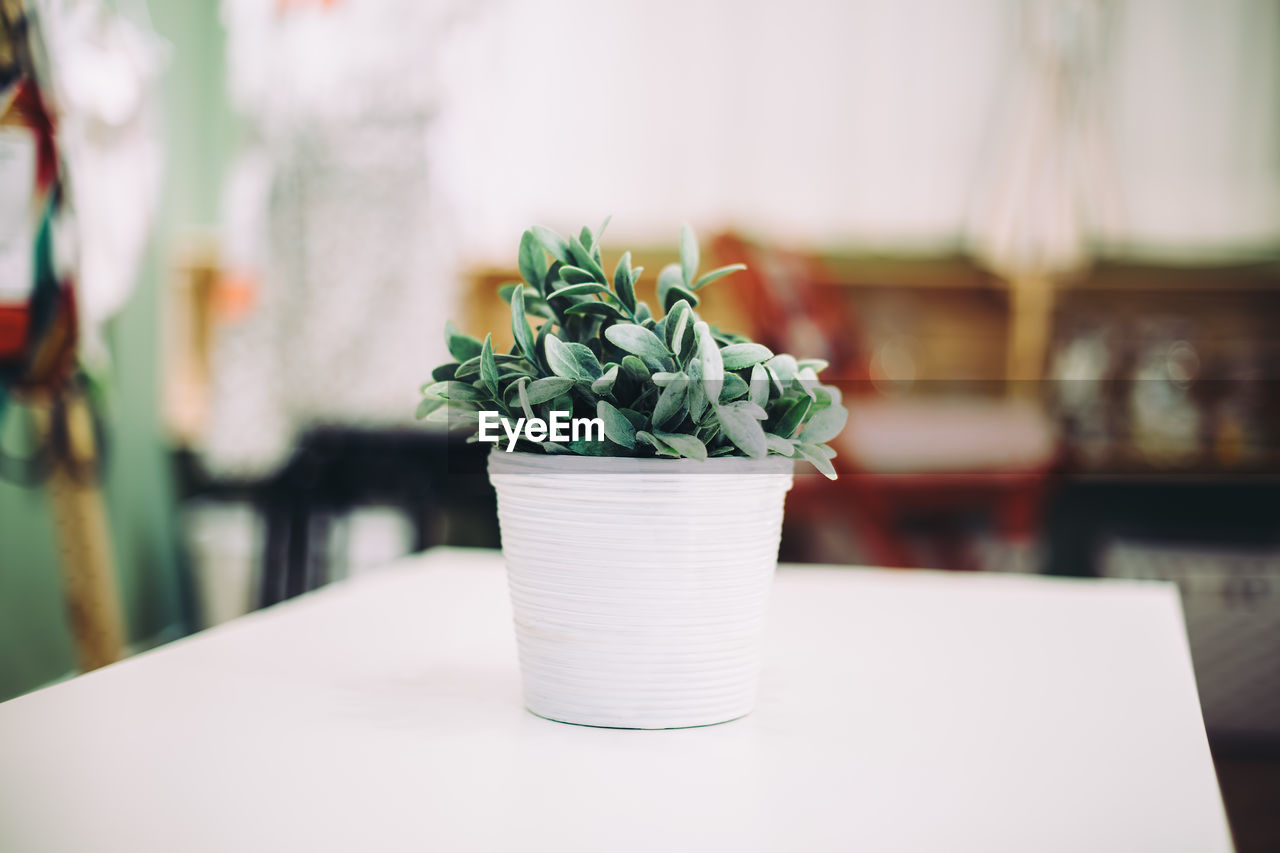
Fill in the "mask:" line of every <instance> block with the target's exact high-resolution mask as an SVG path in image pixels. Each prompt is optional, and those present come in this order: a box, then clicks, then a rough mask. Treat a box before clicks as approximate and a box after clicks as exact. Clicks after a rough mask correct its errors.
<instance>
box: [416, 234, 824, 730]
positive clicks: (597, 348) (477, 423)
mask: <svg viewBox="0 0 1280 853" xmlns="http://www.w3.org/2000/svg"><path fill="white" fill-rule="evenodd" d="M607 224H608V221H607V220H606V222H605V225H607ZM605 225H602V226H601V227H600V230H599V232H598V233H592V231H591V230H590V229H589V228H583V229H582V231H581V232H580V233H579V234H578V235H576V236H572V237H570V238H568V239H565V238H564V237H562V236H560V235H559V234H557V233H555V232H553V231H551V230H549V229H546V228H541V227H535V228H533V229H531V230H529V231H526V232H525V233H524V236H523V238H522V239H521V241H520V251H519V267H520V273H521V276H522V278H523V279H524V280H523V281H522V282H519V283H513V284H508V285H504V286H503V287H502V288H500V292H501V295H502V298H503V299H505V300H507V301H508V302H509V303H510V304H511V323H512V331H513V333H514V337H515V345H514V346H513V347H512V348H511V350H510V351H509V352H496V351H495V350H494V347H493V343H492V335H489V336H486V337H485V339H484V341H480V340H479V339H477V338H473V337H470V336H468V335H465V334H463V333H462V332H460V331H459V330H458V329H456V328H455V327H454V326H453V325H452V324H448V325H447V326H446V336H447V343H448V347H449V352H450V353H451V355H452V357H453V359H454V360H453V361H451V362H449V363H448V364H445V365H442V366H440V367H438V368H436V369H435V370H434V371H433V373H432V377H433V380H434V381H433V382H432V383H430V384H428V385H426V386H424V387H423V389H422V394H423V398H422V402H421V404H420V405H419V407H418V417H420V418H428V419H433V420H445V421H447V422H449V423H450V424H451V425H454V426H459V425H460V426H462V427H465V428H468V429H472V430H475V434H474V435H472V436H471V438H470V439H469V440H472V441H489V442H492V443H493V444H494V448H493V450H492V451H491V453H490V456H489V476H490V479H491V481H492V482H493V485H494V487H495V488H496V490H497V495H498V515H499V522H500V525H501V530H502V546H503V554H504V556H505V559H506V564H507V577H508V583H509V588H510V593H511V600H512V605H513V610H514V614H515V626H516V634H517V641H518V646H519V654H520V663H521V670H522V676H523V682H524V698H525V704H526V706H527V707H528V708H529V710H530V711H532V712H533V713H535V714H538V715H540V716H543V717H547V718H549V719H553V720H560V721H562V722H567V723H579V724H585V725H593V726H610V727H619V728H677V727H686V726H698V725H708V724H712V723H719V722H724V721H727V720H731V719H734V718H737V717H740V716H742V715H744V714H746V713H748V712H749V711H750V710H751V708H752V706H753V704H754V701H755V688H756V682H757V673H758V668H759V642H760V634H761V628H762V626H763V621H764V615H765V608H766V603H767V599H768V592H769V587H770V583H771V581H772V577H773V572H774V569H775V568H776V565H777V556H778V540H779V536H780V532H781V526H782V510H783V502H784V500H785V497H786V492H787V490H788V489H789V488H790V487H791V478H792V470H793V466H794V461H795V460H797V459H802V460H807V461H808V462H809V463H811V464H812V465H813V466H814V467H816V468H817V469H818V470H819V471H821V472H822V473H823V474H825V475H826V476H828V477H830V478H832V479H834V478H835V471H834V469H833V468H832V465H831V459H832V457H834V456H835V453H834V451H832V450H831V448H830V447H828V446H827V444H826V442H828V441H830V440H831V439H832V438H834V437H835V436H836V435H837V434H838V433H839V432H840V430H841V429H842V428H843V426H844V423H845V419H846V417H847V412H846V411H845V409H844V407H843V406H842V405H841V399H840V392H839V390H838V389H836V388H835V387H833V386H829V385H823V384H822V383H821V382H820V381H819V379H818V372H819V371H821V370H822V369H823V368H824V367H825V366H826V364H825V362H822V361H820V360H816V359H796V358H794V357H792V356H790V355H786V354H775V353H773V352H770V351H769V350H768V349H767V348H766V347H764V346H761V345H760V344H757V343H753V342H751V341H750V340H748V339H746V338H744V337H743V336H741V335H736V334H731V333H728V332H723V331H720V330H718V329H716V328H713V327H711V326H709V325H708V324H707V323H705V322H703V321H702V320H701V319H700V318H699V316H698V314H697V311H696V308H697V305H698V292H699V291H700V290H701V289H702V288H704V287H706V286H707V285H709V284H711V283H712V282H715V281H717V280H719V279H721V278H723V277H725V276H727V275H729V274H730V273H733V272H734V271H736V270H739V269H742V268H743V267H742V266H741V265H734V266H729V267H721V268H720V269H716V270H712V271H710V272H707V273H705V274H703V275H701V276H699V275H698V262H699V258H698V244H697V241H696V239H695V238H694V235H693V232H692V231H691V230H690V229H689V228H688V227H687V226H686V227H685V229H684V230H683V232H682V235H681V241H680V263H678V264H672V265H670V266H668V267H666V268H665V269H663V270H662V272H661V273H659V275H658V282H657V295H658V303H659V304H660V307H661V310H662V315H661V316H657V315H655V314H654V313H653V311H652V310H651V309H650V308H649V306H648V305H646V304H645V303H644V302H642V301H639V300H637V298H636V281H637V279H639V277H640V274H641V269H642V268H639V267H637V268H632V266H631V259H630V253H627V254H624V255H623V256H622V258H621V260H620V261H619V262H618V264H617V267H616V268H615V269H614V271H613V275H612V277H610V276H609V275H608V274H607V273H606V272H605V269H604V266H603V263H602V260H601V253H600V244H599V236H600V234H603V232H604V229H605Z"/></svg>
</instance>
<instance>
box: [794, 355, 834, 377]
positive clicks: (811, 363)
mask: <svg viewBox="0 0 1280 853" xmlns="http://www.w3.org/2000/svg"><path fill="white" fill-rule="evenodd" d="M796 363H797V364H798V365H799V366H800V367H810V368H812V369H813V372H814V373H821V372H822V371H824V370H826V369H827V368H828V367H830V366H831V362H829V361H827V360H826V359H825V358H802V359H800V360H799V361H798V362H796Z"/></svg>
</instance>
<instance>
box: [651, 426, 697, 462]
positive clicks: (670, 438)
mask: <svg viewBox="0 0 1280 853" xmlns="http://www.w3.org/2000/svg"><path fill="white" fill-rule="evenodd" d="M654 435H655V436H657V438H658V439H659V440H660V441H662V442H663V443H664V444H666V445H667V446H668V447H670V448H671V449H672V450H674V451H675V452H676V453H679V454H680V455H681V456H683V457H684V458H686V459H697V460H699V461H701V460H703V459H706V458H707V447H706V445H705V444H703V443H702V442H701V441H698V439H697V438H696V437H695V436H692V435H688V434H686V433H681V432H657V431H655V432H654Z"/></svg>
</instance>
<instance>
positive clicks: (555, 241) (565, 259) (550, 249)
mask: <svg viewBox="0 0 1280 853" xmlns="http://www.w3.org/2000/svg"><path fill="white" fill-rule="evenodd" d="M533 236H534V237H536V238H537V239H538V242H539V243H541V244H542V248H544V249H546V250H547V254H549V255H551V257H553V258H555V259H556V260H557V261H559V262H560V263H562V264H567V263H571V261H570V260H569V243H568V242H567V241H566V240H565V239H564V238H563V237H561V236H560V235H559V234H557V233H556V232H554V231H552V230H551V229H550V228H544V227H543V226H541V225H535V226H533Z"/></svg>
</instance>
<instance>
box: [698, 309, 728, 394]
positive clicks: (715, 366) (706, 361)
mask: <svg viewBox="0 0 1280 853" xmlns="http://www.w3.org/2000/svg"><path fill="white" fill-rule="evenodd" d="M693 334H694V336H695V337H696V338H697V339H698V360H699V361H700V362H701V363H702V385H703V388H704V389H705V391H706V395H707V399H708V400H719V399H720V391H721V389H722V388H724V362H723V361H722V360H721V359H720V348H719V347H718V346H716V341H715V338H713V337H712V336H711V327H710V326H708V325H707V324H706V323H705V322H703V321H702V320H699V321H698V322H696V323H694V324H693Z"/></svg>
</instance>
